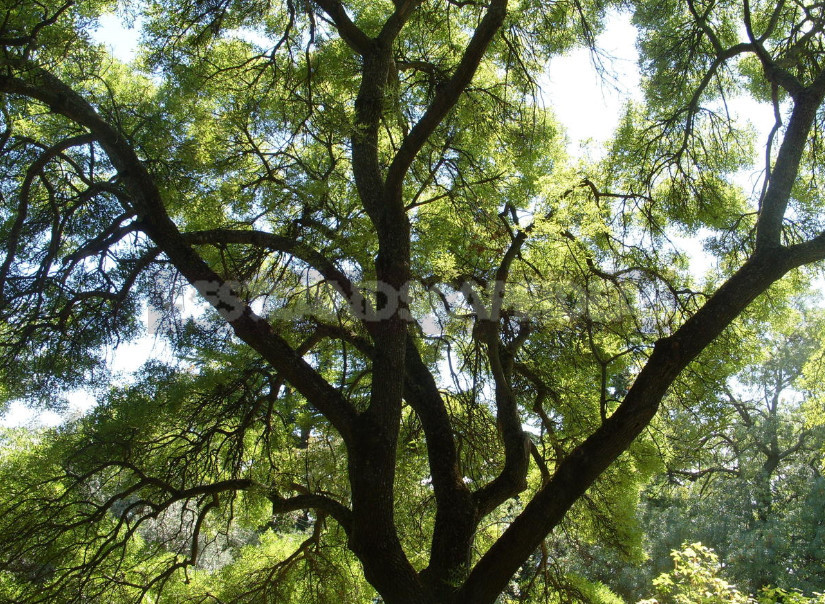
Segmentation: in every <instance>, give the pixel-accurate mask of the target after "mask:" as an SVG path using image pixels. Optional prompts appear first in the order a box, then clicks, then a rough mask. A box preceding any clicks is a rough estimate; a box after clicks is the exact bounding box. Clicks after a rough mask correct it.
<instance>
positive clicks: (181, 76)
mask: <svg viewBox="0 0 825 604" xmlns="http://www.w3.org/2000/svg"><path fill="white" fill-rule="evenodd" d="M110 7H111V5H109V4H108V3H104V2H95V1H89V2H84V3H82V4H80V5H79V6H75V5H74V4H73V3H72V2H71V1H69V2H66V3H65V4H61V3H53V2H29V1H28V0H17V1H15V0H12V1H11V2H6V3H5V4H4V5H3V19H2V21H1V23H2V24H1V25H0V43H1V44H2V45H3V52H2V54H0V93H2V98H3V106H2V121H3V124H2V128H3V134H2V136H0V149H1V150H2V154H1V155H0V161H2V164H3V173H4V174H5V176H4V177H3V180H2V188H0V194H2V204H3V206H2V207H3V224H2V235H3V238H4V240H5V243H6V256H5V259H4V261H3V263H2V266H0V296H1V298H2V308H3V314H2V325H3V328H2V342H3V345H2V354H3V357H2V358H3V361H2V370H3V380H2V381H3V385H4V388H5V396H6V398H7V399H8V400H12V399H15V398H26V399H28V400H30V401H38V400H39V401H41V402H42V401H45V403H41V404H48V403H49V401H55V400H59V398H60V396H61V393H62V392H65V391H66V389H70V388H73V387H77V386H79V385H84V386H86V387H89V388H98V391H99V392H100V396H101V403H100V404H99V406H98V407H97V408H96V409H95V410H94V411H93V412H92V413H91V414H89V416H88V417H85V418H82V419H80V420H78V421H77V422H75V423H73V424H70V425H67V426H65V427H63V428H60V429H58V430H55V431H52V432H45V433H41V434H37V435H33V436H29V437H27V438H23V437H20V436H18V435H10V436H7V437H6V439H7V442H8V444H7V445H6V446H5V447H4V449H5V450H6V451H5V453H4V459H3V470H2V471H3V473H4V478H5V479H6V480H5V483H4V484H6V485H7V486H6V487H4V494H3V499H2V503H0V513H1V514H2V520H0V534H2V540H3V542H4V548H3V553H2V554H0V559H2V562H0V569H2V570H3V575H2V581H3V583H2V586H3V588H4V589H6V592H7V594H9V595H7V596H6V597H7V598H8V599H10V600H14V601H31V602H36V601H41V602H44V601H49V602H53V601H80V600H84V599H85V600H88V599H95V598H98V599H100V598H105V599H107V601H113V600H114V601H117V600H124V601H129V600H132V601H134V600H139V599H142V598H144V597H150V598H152V599H159V598H164V597H166V598H171V599H172V601H185V600H186V599H191V600H192V601H210V600H211V601H215V600H221V599H223V600H224V601H225V600H229V599H231V600H232V601H244V600H246V601H266V600H267V599H269V601H273V600H275V599H276V598H280V599H279V600H277V601H284V600H286V599H287V598H288V599H293V600H296V601H300V600H303V601H324V600H329V599H332V598H337V599H343V598H353V597H354V598H356V599H357V598H362V600H361V601H363V598H368V597H370V596H368V595H366V594H368V593H369V590H368V588H367V587H365V586H364V585H363V581H361V580H360V579H359V577H358V576H357V574H353V571H352V569H353V568H354V565H355V560H357V562H358V564H360V566H361V568H362V569H363V577H364V578H365V579H366V581H367V582H368V583H369V584H370V585H371V586H372V588H374V589H375V591H376V592H377V593H378V594H379V595H380V597H381V598H382V599H383V601H385V602H387V603H388V604H400V603H423V602H439V603H451V602H453V603H459V602H472V603H473V604H484V603H490V602H494V601H495V600H496V599H497V598H498V597H499V596H500V594H502V593H503V592H504V591H505V590H506V589H507V588H508V583H509V581H510V579H511V577H512V576H513V575H514V574H515V573H516V572H517V571H518V570H519V568H520V567H522V565H524V564H525V563H527V562H528V560H530V559H531V554H533V552H534V551H536V550H537V548H539V547H540V546H541V544H542V543H543V541H544V539H545V538H546V537H547V535H548V534H549V533H550V532H551V531H552V530H553V529H554V528H555V527H557V526H558V525H559V524H560V523H561V522H562V521H563V520H564V519H565V517H566V516H567V515H568V514H572V515H573V517H577V518H580V519H581V523H582V524H583V525H586V524H588V523H590V524H591V525H592V526H593V531H594V532H598V531H600V530H608V529H609V526H610V522H611V521H612V516H613V515H616V514H619V515H621V513H622V510H620V509H615V508H614V506H613V503H614V502H615V501H623V500H627V498H628V497H629V496H631V495H632V493H633V492H634V491H637V490H638V486H639V485H638V479H634V472H635V471H637V470H638V469H642V470H644V469H645V468H648V467H649V466H650V463H651V462H650V459H651V458H652V457H654V456H655V451H653V448H652V446H651V443H650V441H649V438H648V437H646V436H645V434H644V431H645V428H646V427H647V426H648V425H649V424H650V422H651V420H652V419H653V418H654V416H655V415H656V413H657V410H658V408H659V404H660V401H661V400H662V398H663V396H664V395H665V393H666V392H667V391H668V388H670V387H671V385H672V384H673V383H674V381H675V380H676V379H677V378H678V377H679V376H680V374H682V372H683V371H684V370H685V368H686V367H688V365H690V364H691V362H693V361H694V360H696V359H697V358H700V355H705V356H704V357H702V358H706V357H707V356H708V355H718V354H719V352H718V350H716V351H714V350H713V347H714V343H716V345H718V343H719V342H720V341H721V340H720V338H723V337H725V333H726V332H725V330H726V329H728V328H729V326H731V324H732V323H733V322H734V321H735V320H736V319H737V317H739V316H740V315H742V313H743V312H745V309H746V308H747V307H748V305H749V304H750V303H751V302H753V301H754V300H755V299H756V298H757V297H758V296H760V295H761V294H763V293H764V292H766V291H767V290H768V289H769V288H771V286H772V285H773V284H774V283H776V282H777V281H779V280H780V279H782V277H783V276H785V275H786V274H788V273H789V272H792V271H795V270H796V269H799V268H800V267H804V266H805V265H808V264H811V263H815V262H817V261H819V260H821V259H822V258H823V257H825V232H823V224H822V215H821V203H822V201H821V199H820V193H819V187H818V186H817V183H818V179H819V178H820V170H821V166H823V165H825V163H823V161H822V158H821V153H822V150H821V144H820V143H821V139H820V138H819V133H820V129H821V126H822V122H821V118H822V115H821V110H820V108H821V106H822V101H823V97H825V71H823V69H822V68H821V60H822V54H821V53H822V26H823V15H822V10H823V9H822V7H821V6H820V5H818V4H810V5H808V4H805V3H802V2H794V3H787V2H780V3H779V4H776V3H766V2H748V1H746V2H744V3H743V4H738V3H734V2H722V3H719V2H707V3H705V2H693V1H689V2H682V1H680V0H673V1H670V2H665V3H662V2H659V1H657V2H644V1H640V2H634V3H628V7H629V9H631V10H633V11H634V19H635V23H636V24H637V26H638V27H639V29H640V36H641V42H640V47H641V51H642V61H643V70H644V73H645V91H646V97H647V102H646V104H645V105H644V106H641V107H629V108H628V111H627V113H626V115H625V117H624V120H623V122H622V126H621V127H620V129H619V131H618V133H617V135H616V138H615V142H614V143H613V145H612V147H611V148H610V150H609V153H608V154H607V156H606V158H605V159H604V161H603V162H600V163H598V164H593V165H587V166H583V167H580V168H577V167H574V166H572V165H571V163H570V162H569V161H568V160H567V159H566V158H565V156H564V152H563V144H562V139H561V136H560V134H559V130H558V127H557V125H556V124H555V123H554V121H553V119H552V117H551V116H550V115H549V112H548V111H547V110H545V109H543V108H542V106H541V103H540V102H539V101H538V99H537V94H536V81H537V79H538V78H539V76H540V74H541V71H542V69H543V68H544V65H545V64H546V62H547V60H548V59H549V57H551V56H554V55H555V54H557V53H559V52H561V51H563V50H564V49H566V48H569V47H570V46H571V45H574V44H579V43H582V42H584V43H588V42H592V40H593V36H594V32H596V31H598V29H599V27H601V23H602V22H603V19H604V14H605V10H606V9H607V8H608V7H607V5H606V4H605V3H602V2H577V1H573V2H570V3H564V2H559V3H552V4H551V3H542V2H536V1H534V0H526V1H524V2H520V3H515V2H510V3H508V2H507V0H490V1H489V2H487V3H477V2H472V1H471V2H455V1H453V0H427V1H415V0H394V1H393V2H351V3H348V4H347V5H346V6H345V5H344V4H342V3H341V2H340V1H339V0H316V1H314V2H294V1H292V0H286V1H285V2H278V1H268V2H264V1H262V0H261V1H259V0H246V1H241V0H205V1H199V0H195V1H192V2H183V3H164V2H162V1H156V2H152V3H146V4H143V3H136V4H128V5H127V10H128V11H132V13H133V14H137V13H140V14H141V16H142V18H143V20H144V25H143V28H144V30H143V31H144V44H143V51H142V54H141V56H140V59H139V61H138V62H137V63H136V64H135V65H122V64H119V63H117V62H116V61H114V60H113V59H112V58H111V57H109V56H107V55H106V53H105V52H104V51H103V50H102V49H101V48H99V47H97V46H95V45H94V44H93V43H92V42H91V41H90V39H89V35H88V32H89V31H90V28H92V27H93V25H94V22H95V18H96V16H97V15H98V14H100V13H101V11H104V10H106V9H108V8H110ZM740 38H741V39H740ZM746 94H747V95H751V96H752V97H753V98H755V99H757V100H758V101H761V102H763V103H769V104H772V106H773V109H774V112H775V115H776V126H775V128H774V129H773V131H772V132H771V135H770V137H769V138H768V140H767V141H766V146H765V150H764V157H765V175H764V178H763V187H762V190H761V191H757V192H756V193H754V194H753V195H751V196H746V195H745V194H744V193H743V191H742V190H741V188H740V187H738V186H737V185H736V184H735V179H734V177H735V175H736V173H737V171H739V170H741V169H742V168H743V167H746V166H748V165H750V164H751V161H750V159H749V158H750V156H751V155H750V143H751V140H752V138H753V137H752V136H751V135H750V134H749V131H748V130H747V128H745V127H743V126H742V125H741V124H739V123H737V122H736V120H735V119H734V117H732V116H731V115H730V113H729V112H727V111H726V107H727V105H726V103H727V100H728V99H729V98H731V97H733V96H737V95H746ZM780 141H781V142H780ZM775 142H776V144H774V143H775ZM700 229H701V232H703V233H708V234H709V241H708V246H709V249H710V251H711V252H712V253H713V254H715V255H716V257H717V259H718V261H719V267H720V273H719V275H718V276H716V277H715V278H710V279H708V280H707V281H706V282H705V283H704V284H702V285H695V284H694V283H693V282H692V278H691V276H690V273H689V271H688V270H687V264H688V260H687V256H686V254H685V253H684V251H683V250H680V249H678V247H677V246H676V245H675V244H673V243H672V241H671V238H672V237H673V236H674V235H680V234H682V235H683V234H686V233H696V232H698V231H700ZM187 287H189V288H194V289H196V290H197V291H198V292H199V293H200V295H201V296H202V298H203V299H204V300H205V301H206V302H208V304H209V305H210V306H211V310H205V311H204V313H203V314H202V315H201V316H195V317H189V318H188V319H185V318H184V317H181V316H180V315H179V314H177V313H176V311H175V307H174V304H169V303H168V302H169V301H170V300H174V297H175V296H176V295H177V294H178V293H181V294H184V293H185V291H186V288H187ZM780 293H781V292H780ZM147 302H151V303H152V304H153V305H154V306H155V307H157V308H158V309H160V310H163V311H164V312H163V313H162V316H163V320H162V321H160V323H159V325H160V326H161V327H162V328H163V329H164V330H166V331H167V332H168V333H166V337H167V339H168V341H169V342H170V344H171V346H172V351H173V354H172V356H173V357H174V358H172V359H166V360H165V361H162V362H155V363H152V364H149V365H148V366H147V367H146V368H144V370H143V372H142V374H140V375H139V376H138V377H136V378H135V380H134V382H133V383H122V382H119V381H117V380H112V379H110V378H109V377H107V373H106V363H105V355H106V351H107V350H108V348H107V347H109V346H112V345H115V344H117V343H119V342H123V341H125V340H128V339H129V338H130V337H133V336H134V335H135V334H136V333H138V332H139V325H138V321H137V319H136V316H137V315H138V310H139V309H140V308H141V305H142V304H145V303H147ZM623 454H624V455H623ZM648 473H649V471H648ZM600 477H602V478H601V479H600ZM588 489H590V490H589V491H588ZM585 495H587V496H586V497H585ZM577 502H578V503H577ZM290 515H292V516H290ZM32 518H33V519H35V521H34V522H27V521H26V522H24V521H23V519H32ZM309 526H311V527H312V528H311V530H309V533H308V534H306V538H305V539H303V540H301V539H297V540H294V541H293V542H291V541H289V539H288V538H287V537H283V538H282V539H278V538H276V537H273V536H272V535H276V536H278V535H281V536H283V535H287V533H288V531H285V530H284V529H285V528H289V530H290V531H292V532H293V533H294V530H295V529H301V528H302V527H309ZM606 527H607V528H606ZM238 531H240V532H238ZM243 531H248V532H249V533H248V534H247V536H246V537H243V535H244V534H246V533H244V532H243ZM273 531H274V532H273ZM238 535H241V537H238ZM273 539H274V541H273ZM239 540H240V542H241V545H237V547H235V546H233V545H232V543H233V542H238V541H239ZM243 543H245V544H246V545H242V544H243ZM290 544H291V545H292V546H293V547H294V548H295V550H294V553H292V554H288V555H287V554H285V553H284V550H285V549H286V548H288V547H289V546H290ZM233 547H234V549H233ZM210 551H211V552H223V551H230V552H234V554H233V555H235V556H236V562H235V563H233V564H228V565H227V564H223V565H220V564H217V563H216V564H217V566H220V568H221V571H220V573H217V571H216V575H215V576H216V577H217V578H215V579H214V580H215V581H217V582H216V583H213V582H210V581H211V579H209V578H208V577H207V575H206V574H204V573H203V572H200V571H198V569H203V568H205V567H207V566H208V565H209V563H208V561H206V560H205V559H204V558H205V557H206V556H207V553H208V552H210ZM255 552H257V557H256V554H255ZM279 556H280V557H279ZM251 561H254V562H255V564H254V565H252V566H251V568H253V571H254V572H251V573H249V574H248V575H242V574H241V573H240V571H239V570H238V568H239V567H238V566H236V565H237V564H241V563H245V564H247V565H249V564H251ZM193 576H194V578H192V577H193ZM187 581H189V582H188V583H187ZM289 586H296V587H289ZM353 590H355V591H353ZM353 593H356V594H362V595H347V594H353ZM509 597H510V596H502V598H509ZM514 597H515V596H514ZM313 598H315V600H313ZM350 601H352V600H350Z"/></svg>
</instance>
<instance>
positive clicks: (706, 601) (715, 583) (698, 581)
mask: <svg viewBox="0 0 825 604" xmlns="http://www.w3.org/2000/svg"><path fill="white" fill-rule="evenodd" d="M671 556H672V558H673V570H672V571H671V572H670V573H666V574H661V575H659V576H658V577H657V578H656V579H655V580H654V581H653V585H654V587H655V588H656V592H657V594H658V596H659V599H650V600H642V601H640V602H639V604H726V603H730V604H749V603H751V602H753V600H751V599H750V597H748V596H747V595H745V594H743V593H741V592H740V591H739V590H738V589H736V587H735V586H733V585H731V584H730V583H728V582H727V581H725V580H724V579H722V578H721V577H720V576H719V571H720V566H719V558H718V557H717V556H716V554H715V553H714V552H713V550H710V549H708V548H707V547H705V546H704V545H702V544H701V543H691V544H688V543H685V544H684V545H683V546H682V549H681V550H673V552H671Z"/></svg>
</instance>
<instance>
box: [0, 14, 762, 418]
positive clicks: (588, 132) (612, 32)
mask: <svg viewBox="0 0 825 604" xmlns="http://www.w3.org/2000/svg"><path fill="white" fill-rule="evenodd" d="M93 38H94V39H95V40H96V41H98V42H100V43H101V44H104V45H106V46H108V47H109V49H110V50H111V52H112V54H113V55H114V56H115V57H116V58H117V59H119V60H121V61H123V62H128V61H130V60H131V59H132V58H133V57H134V53H135V48H136V46H137V43H138V39H139V30H138V28H136V27H132V28H128V27H124V26H123V25H122V23H121V19H120V18H119V17H118V16H117V15H115V14H110V15H104V16H103V17H101V19H100V27H99V29H98V30H97V31H96V32H94V33H93ZM635 42H636V32H635V29H634V28H633V26H632V24H631V22H630V15H629V14H628V13H613V14H612V15H611V17H610V18H609V20H608V22H607V27H606V29H605V31H604V32H603V33H602V34H601V35H600V36H599V37H598V38H597V43H596V46H597V48H599V50H600V61H601V62H602V64H603V65H604V67H606V68H607V72H609V73H613V74H615V79H613V80H611V81H609V82H608V81H605V79H604V78H603V76H602V75H600V74H599V73H598V71H597V69H596V67H595V63H594V58H593V56H592V54H591V52H590V50H589V49H587V48H580V49H576V50H573V51H571V52H568V53H567V54H565V55H563V56H560V57H558V58H554V59H553V60H551V62H550V64H549V66H548V69H547V72H546V74H545V76H544V78H543V79H542V80H541V81H540V85H541V87H542V91H543V93H542V98H543V101H544V103H545V104H546V105H547V106H549V107H551V108H552V109H553V110H554V112H555V113H556V116H557V118H558V121H559V122H560V123H561V124H563V125H564V127H565V129H566V131H567V137H568V150H569V152H570V153H571V155H573V156H574V157H582V158H598V157H600V156H601V155H602V154H603V152H604V146H605V144H606V143H607V142H608V141H609V139H610V137H611V136H612V134H613V131H614V129H615V128H616V126H617V125H618V122H619V118H620V114H621V111H622V108H623V107H624V105H625V104H626V103H627V101H628V100H641V86H640V75H639V70H638V67H637V59H638V54H637V52H636V47H635ZM745 110H746V111H749V112H751V113H752V114H753V115H754V116H756V117H757V119H761V118H759V116H758V114H757V111H758V108H755V107H747V106H746V107H745ZM769 127H770V124H767V126H766V128H769ZM748 178H750V176H749V175H743V179H744V180H743V184H744V183H746V182H748ZM682 243H685V244H686V245H687V246H688V247H692V249H693V250H694V251H693V253H694V254H695V255H696V258H697V261H696V264H697V267H698V270H703V269H704V268H705V267H703V266H701V264H702V263H703V262H704V260H702V256H701V246H700V244H699V243H698V242H697V241H684V242H682ZM147 319H148V318H147ZM164 351H165V348H164V344H163V342H162V341H161V340H160V339H157V338H155V337H154V336H152V335H147V336H144V337H143V338H141V339H140V340H138V341H136V342H133V343H129V344H127V345H124V346H121V347H119V348H118V349H116V350H111V351H109V352H108V353H107V360H108V361H109V362H110V365H111V367H112V368H113V370H114V371H119V372H124V373H125V372H128V371H129V370H131V369H134V368H135V367H136V366H137V365H138V364H139V363H141V362H142V361H143V360H145V359H146V358H147V357H149V356H154V355H163V354H164ZM124 379H125V378H124ZM69 400H70V405H69V409H68V411H67V414H68V415H69V416H71V415H76V414H79V413H83V412H84V411H86V410H88V409H89V408H91V407H92V406H93V405H94V400H93V399H92V397H91V396H90V395H88V394H86V393H83V392H78V393H73V394H72V395H71V396H70V397H69ZM61 421H62V417H61V415H60V414H58V413H55V412H53V411H39V412H38V411H34V410H32V409H29V408H26V407H25V406H24V405H22V404H20V403H13V404H12V405H11V407H10V409H9V411H8V412H7V413H6V415H5V416H3V417H2V418H0V426H21V425H29V426H33V425H45V426H49V425H57V424H58V423H60V422H61Z"/></svg>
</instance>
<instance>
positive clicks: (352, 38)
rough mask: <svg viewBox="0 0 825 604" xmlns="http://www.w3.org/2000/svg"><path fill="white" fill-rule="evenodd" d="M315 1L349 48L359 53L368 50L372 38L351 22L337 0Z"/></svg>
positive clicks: (365, 52) (361, 53)
mask: <svg viewBox="0 0 825 604" xmlns="http://www.w3.org/2000/svg"><path fill="white" fill-rule="evenodd" d="M315 3H316V4H317V5H318V6H320V7H321V8H322V9H323V10H324V12H325V13H326V14H327V15H329V17H330V19H332V22H333V23H334V24H335V28H336V29H337V30H338V35H340V36H341V39H342V40H343V41H344V42H346V43H347V44H348V45H349V46H350V48H352V49H353V50H354V51H355V52H357V53H358V54H360V55H365V54H367V53H368V52H369V49H370V47H371V46H372V40H371V39H370V37H369V36H368V35H367V34H365V33H364V32H363V31H361V30H360V29H359V28H358V26H357V25H355V23H353V22H352V19H350V18H349V15H348V14H347V11H346V10H345V9H344V5H343V4H341V2H339V0H315Z"/></svg>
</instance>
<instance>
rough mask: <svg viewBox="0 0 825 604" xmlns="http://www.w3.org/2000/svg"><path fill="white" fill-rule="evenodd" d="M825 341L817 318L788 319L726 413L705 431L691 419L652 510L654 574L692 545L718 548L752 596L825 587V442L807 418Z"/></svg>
mask: <svg viewBox="0 0 825 604" xmlns="http://www.w3.org/2000/svg"><path fill="white" fill-rule="evenodd" d="M821 331H822V324H821V316H818V314H816V313H813V312H810V311H809V312H807V313H798V312H788V314H787V316H786V317H783V319H782V321H781V324H780V325H775V326H774V328H773V330H772V331H771V332H768V333H763V334H760V336H759V338H758V341H760V342H761V354H759V355H758V356H757V357H756V358H755V359H752V360H751V361H750V363H749V364H748V365H747V366H746V367H745V368H744V369H743V370H742V371H740V372H738V373H737V374H736V375H735V377H734V379H731V380H725V383H723V384H722V386H721V387H720V388H718V390H717V393H718V394H717V396H718V399H717V401H718V402H717V404H716V407H717V408H718V410H719V411H718V412H717V413H715V414H712V415H711V414H706V415H705V417H706V418H707V419H706V421H705V423H704V425H703V424H701V423H700V422H697V421H696V416H695V413H694V412H693V411H692V410H691V409H688V408H684V409H682V413H685V414H687V415H688V416H689V419H686V421H684V422H680V423H681V425H682V426H684V429H683V430H682V431H681V434H680V435H679V436H678V438H674V439H672V440H671V441H670V442H671V443H672V444H673V445H674V452H673V455H672V458H671V460H670V462H669V463H668V466H669V467H668V472H667V473H666V474H665V475H663V476H662V479H661V482H660V483H659V484H657V485H655V486H653V487H652V488H651V489H650V495H649V500H648V503H647V505H646V515H647V516H648V518H647V519H646V521H645V522H644V524H645V525H646V526H647V527H649V540H650V541H651V550H652V558H653V562H654V564H653V566H654V569H653V570H654V573H658V572H661V571H662V570H664V569H663V568H662V563H661V560H662V559H663V558H664V557H665V556H666V555H667V552H668V551H669V550H672V549H674V548H678V547H679V546H680V544H681V543H682V542H683V541H684V540H685V539H686V538H690V539H693V540H701V542H702V543H703V544H705V545H707V546H709V547H712V548H713V550H715V552H716V553H717V554H718V555H719V561H721V563H722V564H723V566H724V575H725V577H726V578H727V579H728V580H730V581H732V582H733V583H735V584H736V585H738V586H740V587H741V588H743V589H746V590H747V591H748V592H749V593H751V594H758V593H760V590H761V589H762V588H764V587H767V586H773V587H779V588H784V589H792V588H796V589H799V590H802V591H804V592H806V593H811V592H814V591H816V590H817V589H818V587H819V586H821V585H822V584H823V580H825V575H824V574H823V573H825V568H823V565H822V558H823V554H822V548H823V545H825V543H823V540H822V538H823V530H822V528H823V525H822V503H821V502H822V489H823V487H824V486H825V481H823V477H822V470H821V465H822V447H823V436H824V435H823V431H822V427H821V426H816V425H811V422H810V421H809V420H807V418H806V414H805V413H804V409H805V406H806V405H807V404H809V403H811V402H813V401H815V400H817V398H818V397H819V396H821V394H820V392H821V386H820V384H821V380H820V377H821V375H819V372H818V371H816V370H815V368H814V367H813V366H812V365H811V363H812V362H813V363H814V364H816V363H817V362H818V357H819V356H820V355H821V351H820V350H819V349H820V347H821V341H820V337H821V336H820V334H821ZM806 373H807V375H806ZM674 412H675V410H674ZM697 423H699V424H700V425H698V426H697V425H696V424H697ZM691 424H693V426H692V427H688V426H690V425H691ZM656 567H658V568H656Z"/></svg>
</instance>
